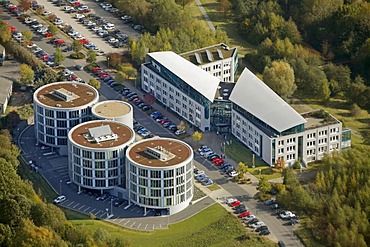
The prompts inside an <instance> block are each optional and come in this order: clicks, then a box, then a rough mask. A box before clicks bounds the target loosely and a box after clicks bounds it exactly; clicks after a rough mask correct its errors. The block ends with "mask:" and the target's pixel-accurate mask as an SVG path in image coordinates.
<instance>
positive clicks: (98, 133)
mask: <svg viewBox="0 0 370 247" xmlns="http://www.w3.org/2000/svg"><path fill="white" fill-rule="evenodd" d="M134 138H135V134H134V132H133V130H132V129H131V128H129V127H128V126H127V125H125V124H123V123H120V122H115V121H110V120H95V121H89V122H85V123H81V124H79V125H77V126H75V127H74V128H72V129H71V130H70V132H69V133H68V139H69V140H70V141H71V142H72V143H73V144H75V145H76V144H77V145H79V146H82V147H86V148H93V149H104V148H108V149H110V148H114V147H117V146H120V145H123V144H126V143H128V142H132V141H134Z"/></svg>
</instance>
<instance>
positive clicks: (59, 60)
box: [53, 47, 66, 65]
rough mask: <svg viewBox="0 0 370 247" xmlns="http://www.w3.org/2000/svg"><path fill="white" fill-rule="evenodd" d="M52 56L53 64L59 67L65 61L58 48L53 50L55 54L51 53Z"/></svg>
mask: <svg viewBox="0 0 370 247" xmlns="http://www.w3.org/2000/svg"><path fill="white" fill-rule="evenodd" d="M53 56H54V63H55V64H56V65H61V63H62V62H63V61H64V60H65V59H66V57H65V56H64V55H63V53H62V50H61V49H60V47H57V48H56V49H55V52H54V53H53Z"/></svg>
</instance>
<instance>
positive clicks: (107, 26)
mask: <svg viewBox="0 0 370 247" xmlns="http://www.w3.org/2000/svg"><path fill="white" fill-rule="evenodd" d="M104 28H105V29H106V30H112V29H114V28H115V26H114V24H112V23H107V24H105V25H104Z"/></svg>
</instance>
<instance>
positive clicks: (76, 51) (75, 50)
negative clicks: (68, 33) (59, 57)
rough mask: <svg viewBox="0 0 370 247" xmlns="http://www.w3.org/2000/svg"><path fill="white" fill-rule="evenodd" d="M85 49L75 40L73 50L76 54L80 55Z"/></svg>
mask: <svg viewBox="0 0 370 247" xmlns="http://www.w3.org/2000/svg"><path fill="white" fill-rule="evenodd" d="M82 48H83V45H82V43H81V42H78V41H77V40H73V43H72V50H73V51H74V52H75V54H77V53H79V52H80V51H81V50H82Z"/></svg>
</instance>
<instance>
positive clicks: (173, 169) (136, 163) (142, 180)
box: [126, 138, 194, 214]
mask: <svg viewBox="0 0 370 247" xmlns="http://www.w3.org/2000/svg"><path fill="white" fill-rule="evenodd" d="M147 147H151V148H153V149H155V148H157V147H160V148H164V149H166V150H168V152H171V155H174V157H173V158H172V159H170V160H168V161H161V160H156V159H153V158H150V157H149V158H148V155H143V153H142V152H143V151H144V150H145V148H147ZM171 147H172V148H171ZM166 152H167V151H166ZM140 154H142V155H140ZM126 170H127V186H126V187H127V191H128V194H129V195H128V196H129V200H130V201H131V202H132V203H134V204H137V205H139V206H141V207H144V208H145V209H146V208H154V209H167V210H168V213H169V214H175V213H177V212H180V211H181V210H183V209H185V208H186V207H187V206H188V205H189V203H190V202H191V200H192V198H193V193H194V178H193V151H192V148H191V147H190V146H189V145H188V144H186V143H185V142H182V141H179V140H175V139H169V138H157V139H148V140H143V141H140V142H138V143H135V144H133V145H131V146H130V147H129V148H128V149H127V152H126Z"/></svg>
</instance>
